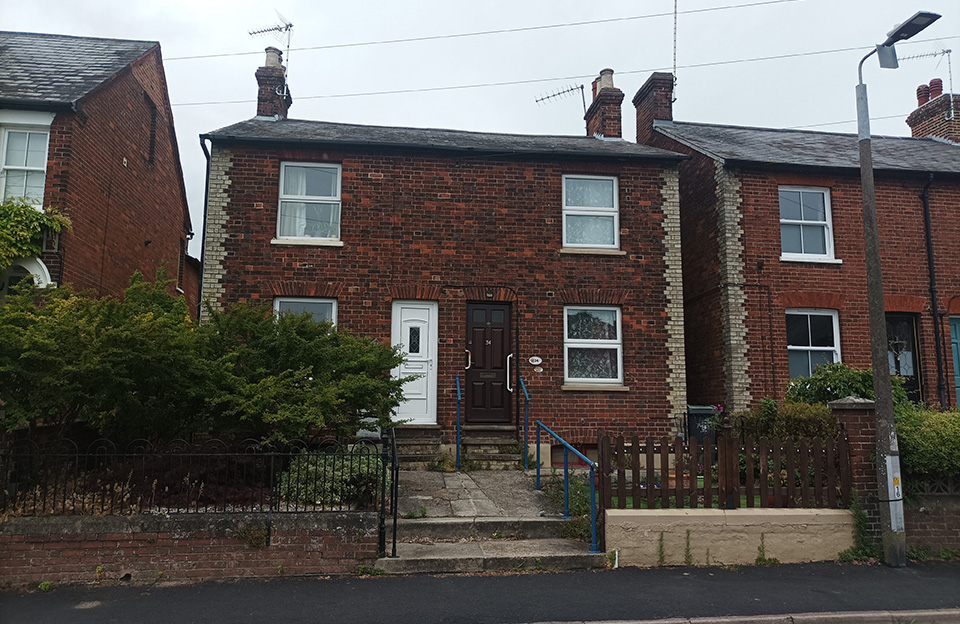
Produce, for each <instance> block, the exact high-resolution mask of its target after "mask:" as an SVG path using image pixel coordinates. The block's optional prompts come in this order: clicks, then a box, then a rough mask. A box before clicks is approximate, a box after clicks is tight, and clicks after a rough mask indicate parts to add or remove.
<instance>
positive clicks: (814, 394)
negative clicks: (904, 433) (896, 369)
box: [786, 362, 910, 406]
mask: <svg viewBox="0 0 960 624" xmlns="http://www.w3.org/2000/svg"><path fill="white" fill-rule="evenodd" d="M890 381H891V386H892V392H893V404H894V406H901V405H907V404H909V403H910V401H909V399H908V398H907V391H906V390H904V389H903V378H901V377H891V378H890ZM848 396H855V397H860V398H861V399H871V400H872V399H873V370H872V369H869V368H868V369H865V370H858V369H856V368H852V367H850V366H847V365H846V364H844V363H842V362H834V363H832V364H822V365H820V366H818V367H817V368H816V369H814V371H813V375H811V376H810V377H807V378H803V379H793V380H791V381H790V384H789V385H788V386H787V396H786V398H787V400H788V401H793V402H795V403H811V404H815V403H822V404H824V405H826V404H827V403H829V402H830V401H836V400H837V399H843V398H846V397H848Z"/></svg>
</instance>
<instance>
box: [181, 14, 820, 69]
mask: <svg viewBox="0 0 960 624" xmlns="http://www.w3.org/2000/svg"><path fill="white" fill-rule="evenodd" d="M788 2H803V0H764V1H762V2H749V3H746V4H728V5H723V6H718V7H707V8H704V9H687V10H686V11H679V14H680V15H690V14H694V13H710V12H713V11H726V10H729V9H745V8H751V7H757V6H764V5H768V4H784V3H788ZM657 17H673V11H670V12H668V13H648V14H645V15H632V16H627V17H610V18H606V19H599V20H585V21H582V22H564V23H560V24H543V25H540V26H521V27H518V28H500V29H496V30H481V31H476V32H465V33H451V34H446V35H426V36H423V37H408V38H404V39H381V40H378V41H357V42H353V43H334V44H330V45H322V46H310V47H303V48H291V51H294V52H303V51H307V50H335V49H339V48H358V47H362V46H373V45H391V44H396V43H418V42H423V41H438V40H442V39H465V38H467V37H486V36H489V35H505V34H512V33H523V32H534V31H538V30H551V29H554V28H572V27H576V26H593V25H596V24H611V23H615V22H630V21H636V20H644V19H652V18H657ZM254 54H263V51H262V50H256V51H254V52H225V53H221V54H197V55H194V56H172V57H170V58H165V59H164V61H165V62H168V61H192V60H196V59H211V58H224V57H230V56H251V55H254Z"/></svg>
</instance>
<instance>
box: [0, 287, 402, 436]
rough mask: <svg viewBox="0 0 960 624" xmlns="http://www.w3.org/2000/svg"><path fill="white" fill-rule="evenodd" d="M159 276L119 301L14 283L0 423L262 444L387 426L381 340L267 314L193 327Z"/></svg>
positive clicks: (3, 343) (2, 329)
mask: <svg viewBox="0 0 960 624" xmlns="http://www.w3.org/2000/svg"><path fill="white" fill-rule="evenodd" d="M170 284H171V280H168V279H167V278H166V272H165V270H164V269H161V271H160V272H158V274H157V279H156V281H155V282H153V283H150V282H147V281H146V280H145V279H144V278H143V276H142V275H140V274H139V273H137V274H135V275H134V276H133V278H132V280H131V284H130V287H129V288H128V289H127V291H126V293H125V296H124V297H123V298H120V299H117V298H113V297H101V298H98V297H95V296H93V295H92V294H91V293H75V292H73V291H71V290H70V289H69V288H66V287H61V288H48V289H42V290H40V289H36V288H35V287H34V286H33V285H32V284H30V283H26V284H23V285H18V286H17V287H15V288H14V289H13V290H14V292H13V293H12V294H11V295H10V296H8V297H7V300H6V302H5V303H4V304H2V305H0V405H2V406H3V410H4V416H3V419H2V420H0V427H2V428H5V429H7V430H12V429H15V428H18V427H23V426H31V425H34V424H37V423H42V424H44V425H59V426H61V427H65V426H67V425H69V424H72V423H74V422H83V423H86V424H88V425H89V426H91V427H94V428H95V429H97V430H98V431H99V432H100V433H102V434H103V435H106V436H110V437H113V438H116V439H132V438H136V437H144V438H151V439H157V438H161V439H170V438H173V437H182V436H186V435H189V434H192V433H198V432H200V433H205V432H209V431H215V432H216V434H217V435H231V436H237V437H256V438H259V439H261V440H263V441H265V442H269V441H276V440H288V439H291V438H300V437H305V436H307V435H308V434H309V433H311V432H315V431H317V430H320V429H323V430H326V431H329V430H334V431H336V432H337V433H347V432H349V433H354V432H356V431H357V429H358V428H360V427H362V426H377V425H380V426H389V425H390V424H391V423H390V415H391V413H392V412H393V411H394V409H395V408H396V406H397V405H399V403H400V401H401V400H402V398H403V395H402V392H401V388H402V385H403V383H404V381H406V380H398V379H393V378H392V377H391V375H390V371H391V369H393V368H395V367H396V366H398V365H399V363H400V362H401V360H402V356H401V355H400V354H399V353H398V352H397V351H396V350H395V349H394V348H392V347H390V346H389V345H386V344H383V343H380V342H377V341H375V340H372V339H369V338H364V337H359V336H354V335H351V334H349V333H346V332H340V331H337V330H335V329H334V328H333V327H331V326H330V325H329V324H328V323H315V322H314V321H313V319H312V317H311V316H310V315H308V314H301V315H296V314H284V315H282V316H280V317H279V318H277V317H275V316H274V315H273V313H272V310H271V309H269V308H267V307H257V306H247V305H240V306H237V307H235V308H233V309H232V310H229V311H224V312H213V311H211V322H210V323H206V324H203V325H200V324H198V323H197V322H195V321H194V320H193V319H192V318H191V316H190V314H189V313H188V309H187V306H186V303H185V302H184V300H183V298H182V297H174V296H171V294H170Z"/></svg>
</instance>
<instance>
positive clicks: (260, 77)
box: [256, 47, 293, 119]
mask: <svg viewBox="0 0 960 624" xmlns="http://www.w3.org/2000/svg"><path fill="white" fill-rule="evenodd" d="M266 53H267V59H266V62H265V64H264V65H263V67H260V68H259V69H257V72H256V77H257V85H258V89H257V116H258V117H277V118H279V119H286V117H287V111H288V110H289V109H290V105H291V104H292V103H293V98H291V97H290V89H289V88H288V87H287V77H286V71H285V70H284V67H283V62H282V61H283V53H282V52H280V50H278V49H277V48H274V47H269V48H267V49H266Z"/></svg>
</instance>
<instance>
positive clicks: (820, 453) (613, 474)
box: [598, 428, 852, 509]
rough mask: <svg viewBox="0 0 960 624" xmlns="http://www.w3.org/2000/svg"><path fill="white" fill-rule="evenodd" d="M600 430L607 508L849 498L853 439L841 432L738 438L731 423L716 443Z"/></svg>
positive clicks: (796, 503)
mask: <svg viewBox="0 0 960 624" xmlns="http://www.w3.org/2000/svg"><path fill="white" fill-rule="evenodd" d="M598 434H599V446H598V449H599V462H598V463H599V477H598V478H599V488H600V501H601V505H602V507H603V508H604V509H670V508H675V509H683V508H698V507H699V508H704V509H709V508H712V507H716V508H720V509H736V508H739V507H808V508H812V507H820V508H830V509H837V508H846V507H848V506H849V504H850V491H851V483H852V474H851V467H850V447H849V442H848V440H847V437H846V435H845V434H844V433H843V432H841V433H840V434H839V435H838V436H837V437H836V439H833V440H822V439H820V438H816V439H813V440H807V439H802V440H794V439H792V438H789V437H788V438H785V439H783V440H780V439H779V438H770V439H768V438H766V437H761V438H760V439H759V440H757V441H754V439H753V438H752V437H748V438H746V439H745V440H744V441H743V443H741V442H740V440H739V439H737V437H736V436H735V435H733V434H732V432H731V430H730V429H729V428H727V429H725V430H724V431H721V432H720V434H719V435H718V436H717V443H716V444H713V442H712V441H711V440H709V439H708V440H706V441H705V442H704V444H697V443H696V441H695V440H690V441H687V440H683V439H682V438H679V437H678V438H676V439H674V440H670V439H669V438H667V437H662V438H660V439H654V438H653V437H647V438H643V439H641V438H640V437H639V436H637V435H636V434H634V435H629V436H627V435H624V434H622V433H621V434H617V435H611V434H606V433H604V432H602V431H601V432H598Z"/></svg>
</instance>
